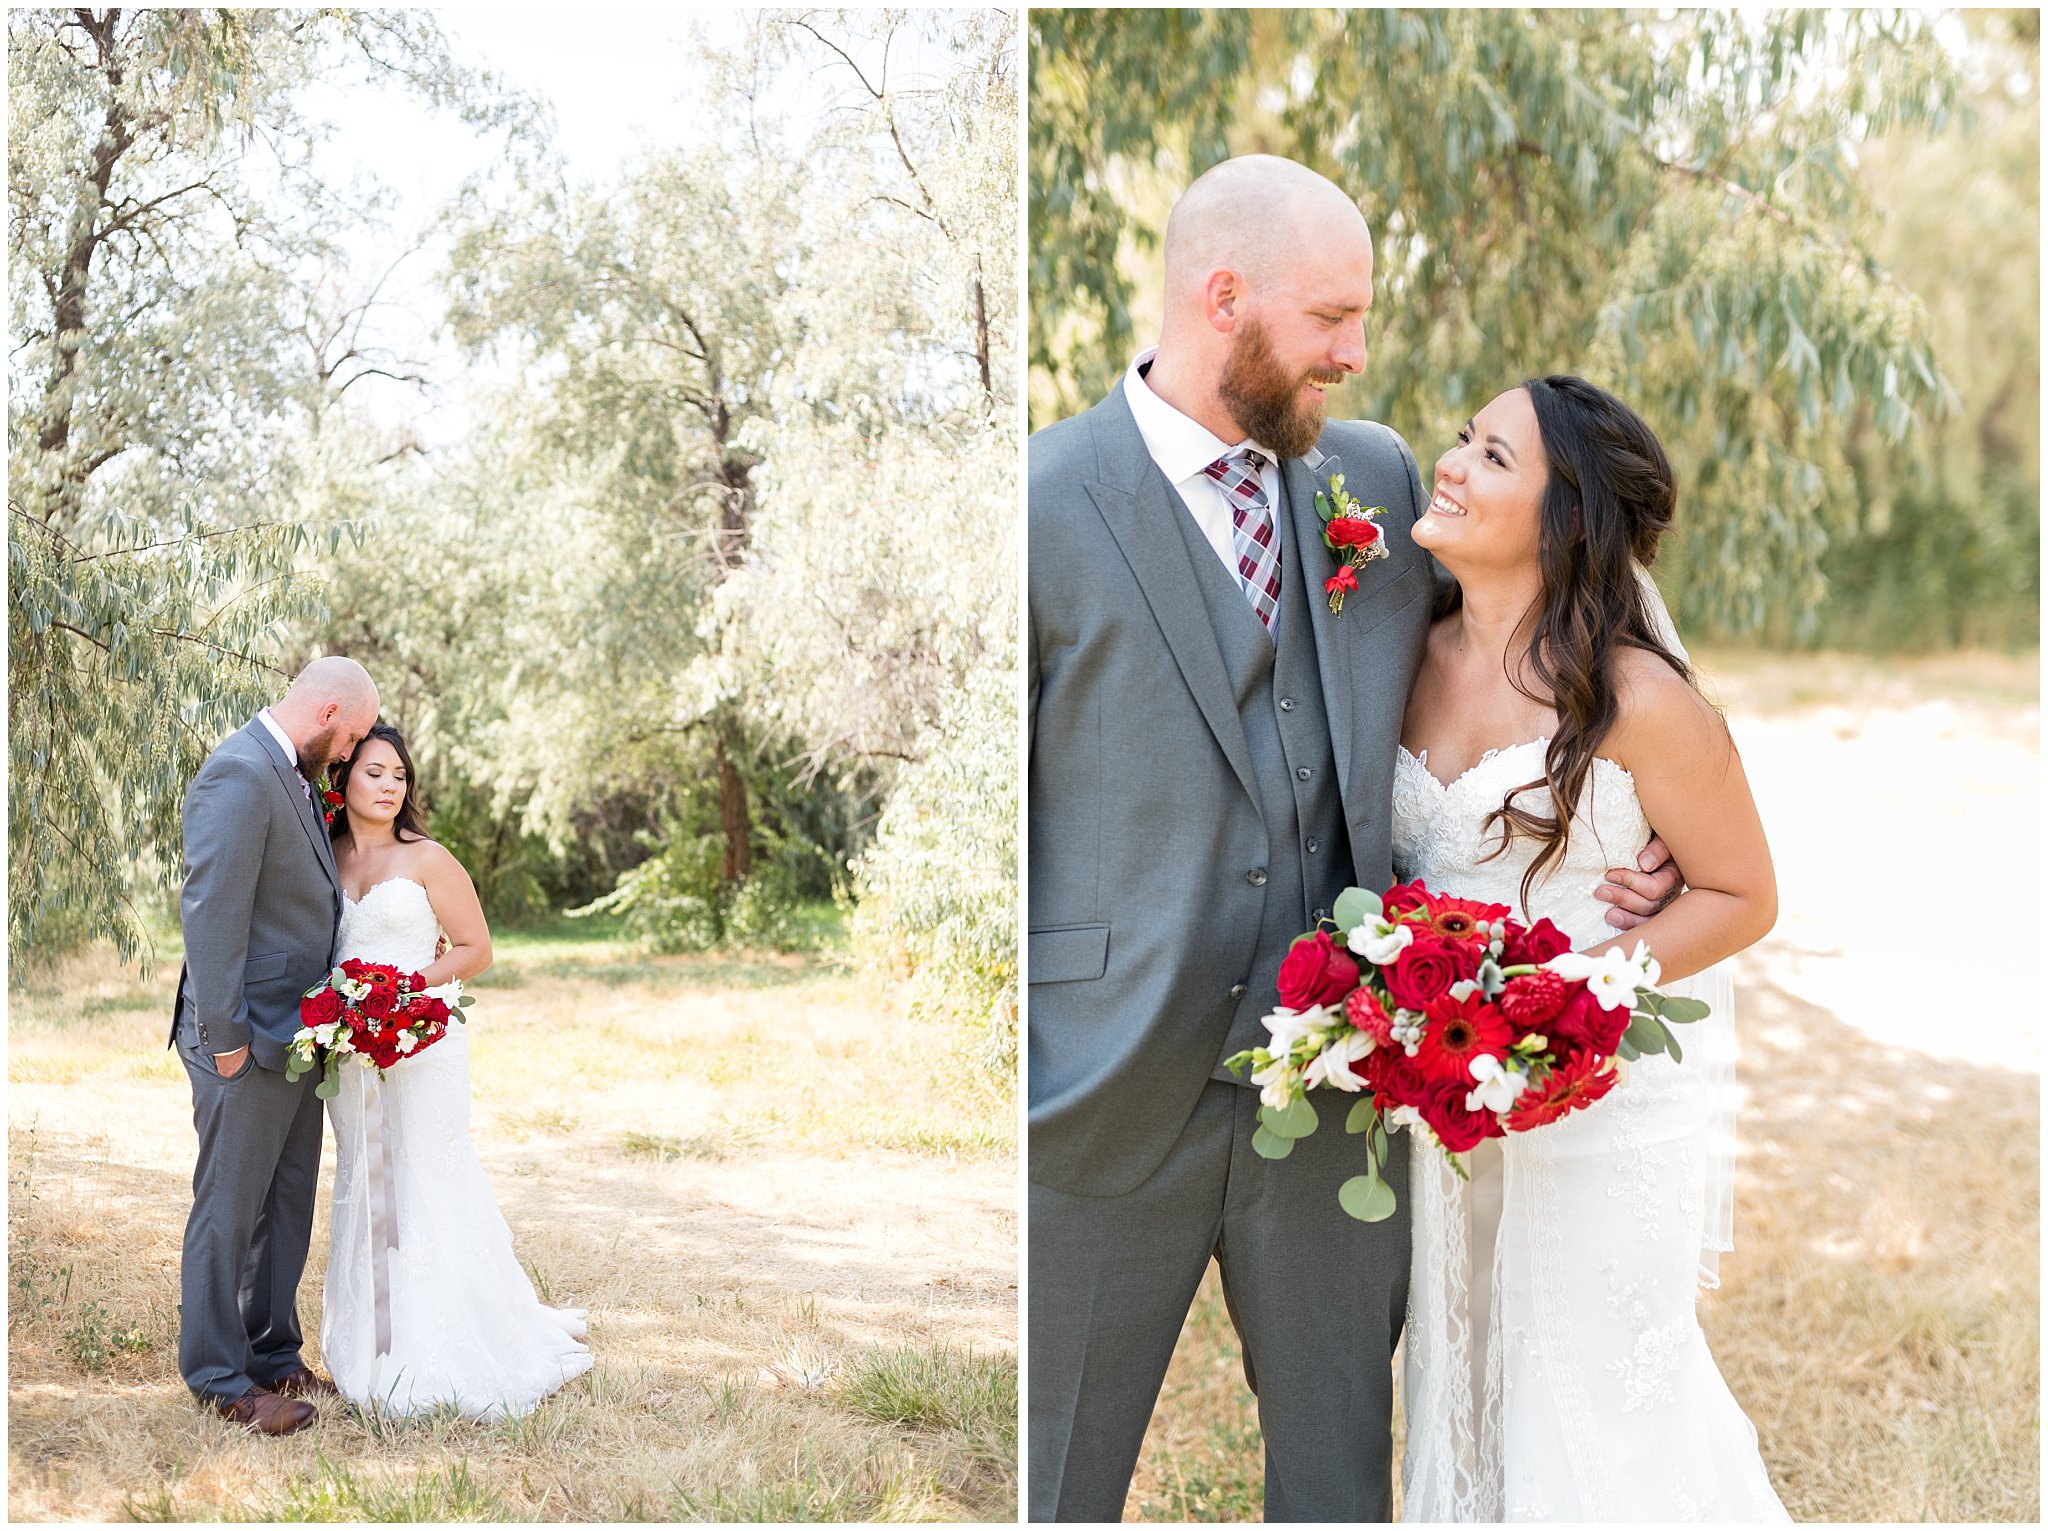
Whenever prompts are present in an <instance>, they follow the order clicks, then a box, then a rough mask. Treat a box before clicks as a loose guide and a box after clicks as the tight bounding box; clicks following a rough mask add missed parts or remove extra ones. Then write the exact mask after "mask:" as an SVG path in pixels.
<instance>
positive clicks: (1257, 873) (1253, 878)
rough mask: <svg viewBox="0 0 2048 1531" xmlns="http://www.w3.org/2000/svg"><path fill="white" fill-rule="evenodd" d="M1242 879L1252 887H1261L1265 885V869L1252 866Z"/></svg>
mask: <svg viewBox="0 0 2048 1531" xmlns="http://www.w3.org/2000/svg"><path fill="white" fill-rule="evenodd" d="M1244 880H1245V881H1246V882H1248V883H1250V884H1251V885H1252V886H1253V887H1254V888H1263V887H1265V885H1266V869H1265V868H1264V867H1253V868H1252V869H1251V870H1250V871H1249V872H1247V873H1245V874H1244Z"/></svg>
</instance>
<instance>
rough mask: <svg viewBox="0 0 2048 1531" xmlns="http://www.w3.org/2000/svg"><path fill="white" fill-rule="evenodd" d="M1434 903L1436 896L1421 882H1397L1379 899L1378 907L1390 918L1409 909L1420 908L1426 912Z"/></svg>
mask: <svg viewBox="0 0 2048 1531" xmlns="http://www.w3.org/2000/svg"><path fill="white" fill-rule="evenodd" d="M1435 904H1436V896H1435V895H1434V894H1433V893H1431V892H1430V891H1429V889H1427V888H1425V887H1423V885H1422V884H1421V883H1419V882H1397V883H1395V884H1394V885H1393V887H1391V888H1389V889H1387V892H1386V896H1385V897H1384V898H1382V899H1381V900H1380V909H1381V912H1382V913H1384V914H1385V916H1386V917H1387V918H1388V919H1389V920H1391V919H1393V918H1394V917H1395V916H1396V915H1398V914H1402V913H1404V912H1405V911H1407V910H1410V909H1420V910H1422V911H1423V912H1424V913H1425V914H1426V913H1428V912H1429V910H1430V909H1431V908H1433V907H1434V906H1435Z"/></svg>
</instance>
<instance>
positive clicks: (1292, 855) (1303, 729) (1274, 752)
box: [1180, 504, 1353, 1083]
mask: <svg viewBox="0 0 2048 1531" xmlns="http://www.w3.org/2000/svg"><path fill="white" fill-rule="evenodd" d="M1273 513H1274V520H1275V524H1276V527H1277V529H1278V530H1279V533H1280V558H1281V563H1280V632H1279V642H1278V643H1277V644H1275V643H1274V642H1273V641H1272V640H1271V639H1269V638H1268V637H1267V636H1266V629H1265V626H1264V624H1263V623H1261V622H1260V621H1259V617H1258V613H1257V612H1255V611H1253V610H1252V606H1251V602H1250V601H1248V600H1246V599H1245V595H1244V590H1243V588H1242V587H1241V586H1240V585H1239V584H1238V583H1237V581H1236V580H1235V579H1234V578H1232V576H1231V574H1230V572H1229V571H1228V570H1226V569H1225V568H1224V567H1223V563H1222V561H1221V560H1220V559H1218V558H1217V556H1216V550H1215V549H1214V548H1212V547H1210V546H1209V543H1208V541H1207V539H1205V538H1204V537H1203V536H1202V533H1201V529H1200V528H1199V527H1198V526H1197V525H1196V524H1195V519H1194V517H1193V516H1191V515H1184V516H1182V517H1181V518H1180V524H1181V535H1182V536H1183V537H1185V538H1186V539H1187V544H1188V557H1189V559H1190V560H1191V561H1192V562H1193V564H1194V566H1195V582H1196V584H1197V586H1198V587H1199V588H1200V590H1201V593H1202V600H1203V602H1204V604H1205V606H1206V607H1207V609H1208V613H1209V621H1210V625H1211V627H1212V628H1213V629H1214V630H1215V633H1216V646H1217V648H1218V649H1219V650H1221V652H1222V654H1223V668H1224V670H1225V671H1226V672H1227V673H1228V675H1229V677H1230V688H1231V694H1232V698H1233V700H1234V701H1235V702H1236V704H1237V715H1238V717H1239V719H1240V720H1242V722H1243V724H1244V732H1245V739H1246V741H1247V742H1248V743H1249V744H1250V746H1251V755H1252V764H1253V767H1254V768H1255V772H1256V775H1257V780H1258V789H1259V814H1260V817H1261V818H1262V819H1263V821H1264V823H1265V827H1266V843H1267V852H1266V882H1265V885H1264V887H1263V888H1262V889H1261V892H1262V893H1263V894H1264V905H1263V908H1262V912H1261V916H1260V921H1259V944H1258V960H1257V961H1256V963H1255V964H1254V965H1253V969H1252V974H1251V978H1250V981H1249V983H1248V984H1247V986H1246V992H1245V993H1244V995H1243V996H1242V997H1241V998H1240V999H1239V1000H1238V1003H1237V1010H1236V1013H1235V1014H1234V1015H1233V1016H1232V1017H1231V1022H1230V1031H1229V1033H1228V1035H1227V1037H1226V1038H1225V1041H1224V1045H1223V1051H1222V1052H1221V1053H1220V1054H1218V1062H1217V1067H1216V1071H1215V1074H1214V1077H1215V1078H1217V1079H1223V1080H1230V1081H1233V1082H1239V1083H1241V1082H1243V1081H1244V1080H1245V1079H1246V1078H1248V1077H1249V1072H1250V1071H1249V1070H1247V1071H1246V1072H1245V1073H1242V1074H1233V1073H1231V1072H1230V1071H1229V1070H1227V1069H1225V1068H1223V1066H1222V1061H1221V1060H1222V1059H1223V1058H1227V1057H1229V1056H1230V1055H1231V1054H1232V1053H1235V1052H1239V1051H1242V1050H1243V1049H1245V1048H1249V1047H1257V1046H1260V1045H1262V1044H1263V1043H1265V1042H1266V1041H1267V1039H1268V1033H1267V1031H1266V1028H1265V1027H1263V1026H1261V1025H1260V1024H1259V1018H1260V1017H1261V1016H1263V1015H1265V1014H1267V1013H1268V1012H1270V1011H1271V1010H1272V1009H1273V1007H1274V1006H1275V1005H1277V1004H1279V1003H1280V998H1279V993H1278V990H1277V988H1276V986H1275V985H1276V979H1277V976H1278V974H1279V971H1280V961H1281V959H1282V958H1284V957H1285V956H1286V955H1287V948H1288V946H1289V945H1290V944H1291V943H1292V942H1293V940H1294V938H1295V937H1296V936H1298V935H1300V934H1301V933H1302V932H1303V931H1305V930H1308V929H1310V928H1312V927H1313V926H1314V925H1315V923H1316V921H1317V920H1319V919H1322V918H1323V917H1325V916H1326V915H1328V914H1329V912H1330V907H1331V905H1333V904H1334V903H1335V902H1336V899H1337V895H1338V894H1339V893H1341V892H1342V891H1343V890H1344V889H1345V888H1347V887H1349V886H1350V885H1351V883H1352V880H1353V879H1352V867H1351V841H1350V838H1349V836H1348V835H1347V834H1346V833H1345V828H1344V805H1343V803H1342V801H1341V800H1340V798H1339V794H1338V782H1337V763H1336V758H1335V756H1334V755H1333V754H1332V750H1331V743H1330V720H1329V716H1328V714H1327V713H1326V712H1325V710H1324V708H1323V687H1322V680H1321V677H1320V673H1319V671H1318V670H1317V667H1316V652H1315V638H1314V635H1313V633H1312V632H1311V630H1310V627H1309V621H1310V616H1309V612H1310V608H1309V604H1308V603H1309V601H1310V600H1311V599H1318V600H1319V599H1321V598H1322V583H1323V579H1324V578H1325V577H1326V574H1325V571H1324V570H1323V565H1324V564H1326V563H1328V562H1329V555H1328V552H1327V550H1326V549H1324V548H1323V547H1322V546H1321V545H1320V544H1317V545H1315V546H1313V547H1311V548H1309V549H1308V550H1306V551H1305V552H1304V550H1303V549H1301V548H1300V547H1299V546H1297V545H1296V542H1295V537H1294V526H1293V519H1294V518H1293V517H1292V516H1290V515H1288V514H1287V511H1286V506H1285V505H1284V504H1282V505H1277V506H1275V507H1273ZM1311 592H1314V593H1313V595H1311Z"/></svg>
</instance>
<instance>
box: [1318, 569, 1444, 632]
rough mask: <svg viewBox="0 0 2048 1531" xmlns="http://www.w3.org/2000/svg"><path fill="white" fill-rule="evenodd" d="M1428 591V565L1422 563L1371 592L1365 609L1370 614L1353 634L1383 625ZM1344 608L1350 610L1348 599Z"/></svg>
mask: <svg viewBox="0 0 2048 1531" xmlns="http://www.w3.org/2000/svg"><path fill="white" fill-rule="evenodd" d="M1362 593H1363V592H1361V594H1362ZM1429 593H1430V574H1429V565H1428V564H1427V563H1424V564H1423V565H1422V566H1421V567H1420V568H1415V569H1410V570H1409V571H1408V572H1407V573H1406V574H1403V575H1402V576H1401V577H1400V578H1398V579H1396V580H1395V581H1394V582H1393V583H1392V584H1391V585H1388V586H1386V587H1385V588H1384V589H1380V590H1374V591H1372V592H1371V600H1370V602H1369V603H1368V604H1367V611H1368V612H1369V613H1370V615H1368V616H1367V617H1366V620H1365V621H1364V622H1363V623H1361V624H1360V625H1359V626H1358V627H1357V628H1356V629H1355V635H1356V636H1357V637H1360V638H1362V637H1364V636H1365V635H1366V634H1367V633H1369V632H1371V631H1372V630H1373V629H1374V628H1376V627H1380V626H1383V625H1384V624H1385V623H1387V622H1390V621H1392V620H1393V619H1394V618H1395V617H1398V616H1399V615H1401V613H1402V612H1404V611H1406V610H1407V609H1408V608H1409V607H1411V606H1413V605H1414V604H1415V603H1416V602H1417V601H1420V600H1426V599H1428V597H1429ZM1354 599H1356V597H1354ZM1344 610H1345V612H1346V613H1349V611H1350V610H1351V603H1350V602H1349V601H1347V602H1345V604H1344ZM1362 614H1363V613H1362ZM1338 620H1339V621H1342V620H1343V619H1342V617H1340V618H1339V619H1338Z"/></svg>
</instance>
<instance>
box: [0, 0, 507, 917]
mask: <svg viewBox="0 0 2048 1531" xmlns="http://www.w3.org/2000/svg"><path fill="white" fill-rule="evenodd" d="M344 60H346V61H349V62H351V63H352V64H353V63H362V64H367V66H368V67H370V68H373V69H375V70H377V71H378V72H379V73H380V74H383V75H386V76H397V77H400V78H402V79H404V80H406V81H408V82H410V83H411V84H412V85H414V86H417V87H419V88H421V89H423V90H424V91H426V92H427V94H428V95H429V96H430V97H432V98H435V99H441V100H449V99H454V98H456V97H458V96H467V95H470V94H472V93H474V92H475V91H476V87H477V82H476V81H475V80H474V79H472V78H471V77H468V76H465V75H464V74H463V73H462V72H461V71H459V70H457V69H455V68H454V66H453V65H452V64H451V63H450V61H449V59H448V57H447V54H446V51H445V48H444V47H443V46H442V43H441V40H440V37H439V34H438V33H437V32H436V30H435V28H434V26H433V24H432V22H431V21H428V20H425V19H422V18H420V17H418V16H404V15H390V14H379V13H346V12H334V11H320V12H291V11H230V10H122V9H105V10H95V9H77V10H70V11H57V10H40V11H27V10H21V11H13V12H10V13H9V16H8V112H9V134H10V142H9V161H8V213H9V219H8V253H9V267H10V283H9V304H10V308H9V322H10V326H11V349H10V353H9V370H8V385H9V388H8V392H9V408H8V482H9V497H8V557H9V572H10V591H9V604H8V640H9V641H8V679H9V688H10V701H9V719H8V721H9V725H10V728H9V762H10V767H11V770H10V778H9V794H8V796H9V810H10V817H11V837H10V849H11V852H12V857H11V861H10V869H9V895H10V916H9V935H10V938H11V940H12V941H13V942H14V943H15V944H16V946H17V948H21V947H22V945H23V944H24V943H26V942H29V941H31V940H34V939H37V938H41V939H43V940H44V941H46V942H47V941H61V940H71V939H77V938H80V937H84V936H89V935H103V936H110V937H112V938H113V939H114V940H115V941H116V943H117V944H118V945H119V947H120V949H121V951H122V954H123V955H124V957H125V956H131V955H134V954H135V953H136V952H138V951H139V950H142V949H143V948H144V946H145V944H146V936H145V930H144V922H143V920H142V918H141V916H140V913H139V911H138V909H137V907H136V906H135V904H134V903H133V902H132V901H131V897H130V891H131V887H132V884H133V874H134V871H135V868H136V866H137V865H138V860H139V861H140V862H141V863H142V864H147V863H148V862H149V861H150V860H151V859H152V853H154V860H155V864H156V867H157V870H158V871H159V872H162V873H167V872H168V869H169V866H170V853H171V852H172V851H173V850H174V849H175V845H176V838H177V808H178V803H179V800H180V797H181V794H182V791H183V788H184V784H185V782H186V780H187V779H188V778H189V776H190V773H191V771H192V770H193V769H194V768H195V767H196V766H197V764H198V761H199V759H200V758H201V756H202V755H203V754H204V753H205V751H206V750H207V749H208V748H210V747H211V745H212V744H213V743H214V742H215V741H216V740H217V739H218V738H219V737H220V735H221V734H222V733H223V732H225V731H226V730H227V729H228V728H230V727H232V726H233V724H234V723H236V722H238V721H239V720H240V719H241V718H243V717H246V716H247V714H248V712H249V711H250V710H251V709H253V708H254V707H255V706H257V705H259V704H260V703H261V702H262V701H263V700H264V699H265V698H266V697H267V696H269V695H272V694H274V693H275V691H276V689H277V688H278V686H279V685H280V683H281V682H282V681H283V680H284V679H285V678H286V677H285V675H284V669H283V666H284V660H283V656H281V654H280V653H279V650H278V637H279V634H280V631H281V624H282V623H283V622H284V621H285V620H286V619H288V618H290V617H293V616H295V615H302V614H303V613H305V612H306V611H307V610H308V609H309V607H310V606H311V605H312V604H313V603H315V602H317V600H318V584H317V581H315V580H312V579H310V578H306V577H303V576H302V575H301V574H300V573H299V572H298V571H299V566H300V562H301V559H302V557H303V555H305V554H306V553H308V552H309V551H311V550H313V549H315V548H317V547H328V548H331V547H332V546H334V545H335V543H336V541H337V539H338V538H339V537H340V536H341V535H342V534H343V530H344V529H343V528H342V527H340V526H338V525H334V524H322V522H321V520H319V519H317V518H312V517H309V516H307V515H306V514H305V511H306V509H307V507H306V505H305V503H304V499H303V494H304V482H303V475H302V474H301V472H300V469H301V466H302V463H303V459H302V454H301V451H300V447H301V444H302V442H303V439H304V437H305V434H306V432H305V424H306V421H307V420H308V419H309V418H310V417H311V416H312V415H314V414H316V413H318V412H319V410H320V407H321V399H322V386H323V384H322V379H321V377H320V376H319V372H318V368H317V367H315V366H313V365H311V364H310V363H309V361H308V358H307V356H306V354H305V352H304V349H303V340H304V337H303V334H302V333H301V332H302V331H303V328H304V321H305V299H306V288H307V282H308V273H309V272H310V271H311V270H312V269H314V268H316V267H319V266H320V265H322V264H323V263H326V264H332V262H333V260H334V258H335V252H334V250H333V249H332V247H331V245H330V243H329V241H328V240H327V238H326V237H325V235H324V234H323V232H322V230H323V229H324V228H327V227H331V226H332V225H333V224H334V222H335V221H336V220H337V219H339V218H340V217H341V216H342V215H343V207H342V204H341V203H340V202H339V200H338V199H337V198H336V197H334V196H333V195H331V194H330V193H329V191H328V190H327V189H326V188H325V187H323V186H322V185H321V184H320V182H319V181H318V180H317V179H316V178H315V177H314V176H313V174H312V173H311V170H310V168H309V163H308V161H309V154H310V147H311V144H312V142H313V141H314V139H315V137H316V136H317V133H318V128H317V125H316V124H313V123H311V122H309V121H307V120H306V119H305V118H304V117H303V116H302V114H301V111H300V108H299V105H298V99H299V92H300V90H301V89H302V87H304V86H305V85H306V84H307V83H308V82H309V81H311V80H313V79H314V78H316V77H318V76H319V75H321V74H322V73H323V72H325V71H327V70H330V69H332V68H334V67H337V66H338V64H339V63H341V62H342V61H344ZM478 99H481V97H480V96H479V97H478ZM328 385H329V386H345V385H337V384H336V383H335V382H334V380H332V379H329V380H328Z"/></svg>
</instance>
